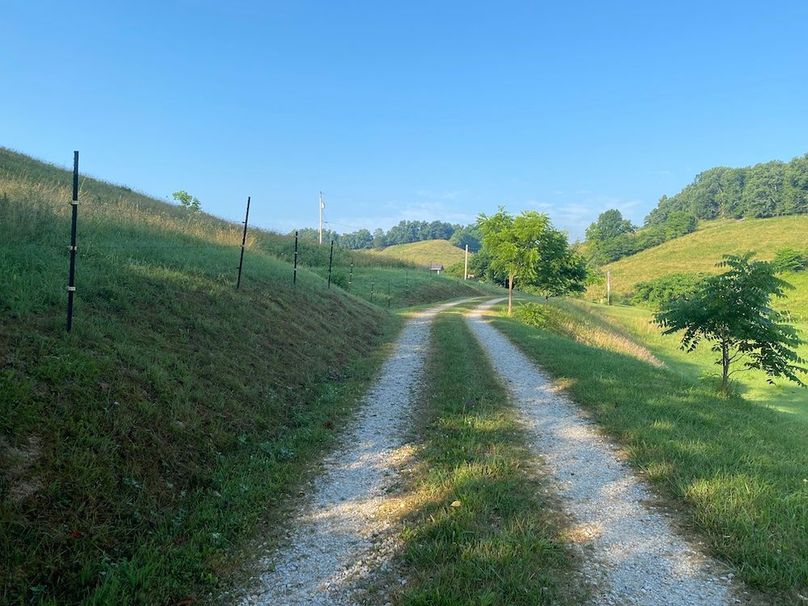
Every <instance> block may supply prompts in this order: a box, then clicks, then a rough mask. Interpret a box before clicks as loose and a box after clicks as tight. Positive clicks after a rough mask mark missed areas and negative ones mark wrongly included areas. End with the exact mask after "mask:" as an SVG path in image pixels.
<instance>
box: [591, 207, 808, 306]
mask: <svg viewBox="0 0 808 606" xmlns="http://www.w3.org/2000/svg"><path fill="white" fill-rule="evenodd" d="M785 247H791V248H796V249H798V250H804V249H806V248H807V247H808V216H805V215H802V216H791V217H776V218H772V219H744V220H718V221H704V222H702V223H700V225H699V228H698V230H697V231H695V232H693V233H691V234H687V235H686V236H682V237H680V238H676V239H674V240H670V241H668V242H665V243H664V244H661V245H659V246H656V247H654V248H650V249H648V250H644V251H642V252H639V253H637V254H636V255H632V256H630V257H625V258H623V259H620V260H619V261H616V262H615V263H611V264H609V265H606V266H605V267H604V268H603V270H604V271H607V270H609V271H611V275H612V292H614V293H616V294H626V293H629V292H630V291H631V290H632V288H633V286H634V285H635V284H636V283H637V282H642V281H645V280H650V279H652V278H657V277H659V276H663V275H666V274H671V273H681V272H687V273H690V272H718V271H719V270H718V269H716V267H715V264H716V262H718V261H719V260H720V259H721V256H722V255H724V254H731V253H739V252H744V251H747V250H753V251H756V252H757V253H758V257H759V258H761V259H771V258H773V257H774V254H775V253H776V252H777V251H778V250H779V249H781V248H785ZM602 290H603V288H602V287H597V288H595V289H590V294H594V293H596V292H597V291H602ZM598 296H600V295H599V294H598Z"/></svg>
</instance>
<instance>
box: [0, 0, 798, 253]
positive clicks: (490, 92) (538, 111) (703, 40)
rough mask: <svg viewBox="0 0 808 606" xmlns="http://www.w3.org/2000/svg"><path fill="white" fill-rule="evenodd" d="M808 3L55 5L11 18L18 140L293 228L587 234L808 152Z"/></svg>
mask: <svg viewBox="0 0 808 606" xmlns="http://www.w3.org/2000/svg"><path fill="white" fill-rule="evenodd" d="M806 31H808V3H806V2H804V1H795V2H785V1H784V2H777V3H762V2H742V1H741V2H737V1H736V2H665V3H661V2H659V3H658V2H647V1H645V2H639V1H638V2H624V1H623V2H621V1H614V2H594V1H593V2H575V1H568V2H564V3H561V2H553V3H550V2H485V3H483V2H469V1H466V2H416V1H408V2H350V1H346V2H336V1H333V2H325V1H323V2H305V1H290V2H246V1H242V0H235V1H229V2H221V1H218V2H213V1H208V0H199V1H197V0H194V1H192V0H183V1H177V2H170V1H167V2H159V3H158V2H148V1H143V2H139V3H123V2H81V1H78V2H48V1H37V2H31V1H30V0H29V1H25V2H23V1H19V0H10V1H9V0H6V2H4V3H3V9H2V17H0V45H2V46H0V48H2V53H0V82H1V83H2V84H3V86H2V91H0V145H4V146H7V147H11V148H14V149H17V150H19V151H22V152H25V153H28V154H31V155H33V156H35V157H38V158H41V159H44V160H47V161H50V162H54V163H56V164H62V165H67V164H69V163H70V162H71V158H72V150H73V149H79V150H81V153H82V168H83V169H84V170H85V171H86V172H88V173H89V174H92V175H94V176H98V177H102V178H105V179H107V180H110V181H114V182H118V183H124V184H127V185H130V186H132V187H134V188H136V189H139V190H142V191H145V192H147V193H149V194H152V195H154V196H156V197H163V198H164V197H166V196H168V195H169V194H170V193H171V192H172V191H175V190H178V189H186V190H188V191H190V192H191V193H193V194H194V195H196V196H197V197H199V198H200V199H201V200H202V203H203V207H204V208H205V209H206V210H208V211H209V212H212V213H214V214H217V215H220V216H223V217H225V218H228V219H231V220H240V217H241V214H242V213H243V209H244V208H243V207H244V202H245V199H246V196H247V195H248V194H249V195H252V196H253V201H254V204H253V209H252V211H251V218H254V221H255V223H256V224H258V225H261V226H263V227H268V228H273V229H280V230H283V231H287V230H289V229H292V228H294V227H305V226H314V225H315V224H316V221H317V213H318V210H317V209H318V204H317V195H318V191H320V190H323V191H325V192H326V196H327V207H326V219H327V220H328V221H329V223H330V226H331V227H333V228H334V229H336V230H337V231H352V230H354V229H356V228H359V227H368V228H371V229H372V228H374V227H384V228H387V227H390V226H391V225H392V224H394V223H397V222H398V221H399V220H401V219H424V220H434V219H440V220H447V221H452V222H461V223H465V222H471V221H473V220H474V218H475V217H476V216H477V215H478V214H479V213H481V212H486V213H490V212H492V211H494V210H496V208H497V206H498V205H504V206H506V207H507V208H508V209H509V210H511V211H513V212H518V211H520V210H523V209H530V208H532V209H538V210H542V211H545V212H548V213H549V214H550V216H551V217H552V219H553V221H554V223H555V224H556V225H557V226H559V227H562V228H564V229H566V230H568V231H569V232H570V234H571V236H572V237H573V238H575V237H579V236H581V235H582V233H583V230H584V229H585V228H586V226H587V225H588V224H589V223H590V222H591V221H592V220H594V219H595V218H596V217H597V215H598V213H600V212H601V211H603V210H605V209H607V208H613V207H614V208H619V209H621V210H622V211H623V212H624V214H626V215H627V216H629V217H630V218H631V219H633V220H634V221H636V222H640V221H642V218H643V217H644V216H645V214H646V213H647V212H648V211H649V210H650V209H651V208H653V207H654V205H655V204H656V201H657V200H658V198H659V197H660V196H661V195H662V194H672V193H675V192H677V191H678V190H679V189H681V187H683V186H684V185H686V184H687V183H688V182H690V181H691V180H692V179H693V177H694V176H695V174H696V173H698V172H699V171H701V170H704V169H707V168H710V167H712V166H716V165H729V166H742V165H748V164H754V163H756V162H762V161H767V160H771V159H782V160H788V159H790V158H792V157H794V156H796V155H801V154H804V153H806V152H808V44H806Z"/></svg>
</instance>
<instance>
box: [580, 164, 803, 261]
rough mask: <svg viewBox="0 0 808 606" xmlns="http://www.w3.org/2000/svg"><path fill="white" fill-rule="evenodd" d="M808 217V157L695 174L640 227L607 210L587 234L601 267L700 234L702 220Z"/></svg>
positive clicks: (592, 254) (589, 247)
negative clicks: (668, 242)
mask: <svg viewBox="0 0 808 606" xmlns="http://www.w3.org/2000/svg"><path fill="white" fill-rule="evenodd" d="M805 213H808V154H805V155H803V156H798V157H796V158H794V159H793V160H791V161H790V162H781V161H779V160H774V161H771V162H764V163H761V164H755V165H754V166H747V167H744V168H727V167H723V166H719V167H716V168H711V169H709V170H706V171H704V172H702V173H699V174H698V175H696V178H695V179H694V180H693V182H692V183H690V184H689V185H687V186H686V187H685V188H684V189H683V190H682V191H680V192H679V193H678V194H675V195H673V196H671V197H668V196H662V198H661V199H660V200H659V204H658V205H657V207H656V208H655V209H654V210H652V211H651V212H650V213H649V214H648V216H647V217H646V218H645V225H644V226H643V227H642V228H637V227H636V226H634V225H632V224H631V222H630V221H628V220H627V219H624V218H623V217H622V215H621V214H620V211H618V210H615V209H611V210H607V211H606V212H604V213H601V215H600V216H599V217H598V219H597V221H595V222H594V223H592V225H590V226H589V228H588V229H587V230H586V244H587V254H588V257H589V259H590V260H591V261H592V262H593V263H595V264H596V265H601V264H605V263H610V262H612V261H616V260H618V259H620V258H622V257H626V256H629V255H633V254H635V253H638V252H640V251H642V250H645V249H648V248H651V247H654V246H657V245H659V244H662V243H663V242H666V241H668V240H672V239H673V238H678V237H680V236H683V235H685V234H688V233H690V232H692V231H695V229H696V227H697V225H698V221H699V220H711V219H743V218H756V219H763V218H767V217H778V216H785V215H798V214H805Z"/></svg>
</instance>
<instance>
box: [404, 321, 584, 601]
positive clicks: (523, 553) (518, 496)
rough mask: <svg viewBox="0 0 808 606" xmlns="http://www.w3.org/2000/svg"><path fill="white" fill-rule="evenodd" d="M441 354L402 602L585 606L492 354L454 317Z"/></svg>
mask: <svg viewBox="0 0 808 606" xmlns="http://www.w3.org/2000/svg"><path fill="white" fill-rule="evenodd" d="M431 347H432V348H431V352H430V355H429V358H428V360H429V361H428V366H427V368H428V371H427V373H426V376H425V379H424V381H425V382H424V385H426V388H425V391H424V395H423V401H424V405H423V413H422V414H423V423H424V425H423V428H422V430H421V435H422V437H423V443H422V445H421V447H420V449H419V450H418V454H417V455H416V457H417V461H418V462H417V464H416V468H415V470H414V472H413V475H412V476H411V477H410V478H409V479H408V484H409V486H408V488H409V489H410V490H411V491H412V494H411V495H410V497H409V498H410V499H411V501H412V502H414V503H415V504H416V505H415V509H414V511H413V512H412V513H411V514H410V515H409V517H408V518H407V519H406V521H405V530H404V531H403V535H402V539H403V541H404V545H405V547H404V552H403V555H402V559H401V562H400V567H401V574H403V575H404V576H406V577H407V579H408V583H407V584H406V585H405V586H404V587H402V589H401V591H400V593H399V594H398V595H396V596H395V600H394V601H395V603H398V604H408V605H427V604H429V605H431V606H435V605H447V606H448V605H456V604H481V605H482V604H485V605H491V606H493V605H497V604H564V603H570V604H574V603H579V600H580V598H581V597H582V596H581V594H580V593H579V591H578V588H577V586H576V585H575V584H574V583H570V579H571V570H572V567H573V560H572V556H571V555H570V554H569V553H568V552H567V550H566V549H565V547H564V541H563V538H562V537H561V534H562V527H561V523H560V520H559V518H558V517H557V515H556V514H554V513H553V511H554V508H553V507H552V505H551V504H550V503H548V501H547V500H546V498H545V497H544V496H543V494H544V493H543V489H542V482H541V480H540V479H539V478H538V476H537V470H535V469H532V468H531V464H530V454H529V453H528V451H527V449H526V448H525V446H524V444H525V435H524V430H523V428H522V427H521V426H520V424H519V422H518V419H517V417H516V414H515V412H514V411H513V409H512V408H511V406H510V404H509V402H508V398H507V394H506V392H505V390H504V388H503V387H502V385H500V384H499V382H498V381H497V379H496V377H495V374H494V371H493V369H492V368H491V366H490V364H489V363H488V361H487V358H486V357H485V354H484V352H483V351H482V350H481V349H480V347H479V345H478V344H477V343H476V341H475V340H474V337H473V335H472V334H471V332H470V331H469V329H468V328H467V326H466V324H465V322H464V321H463V319H462V318H461V316H460V315H458V314H453V313H447V314H443V315H441V316H439V317H438V318H437V319H436V321H435V325H434V329H433V336H432V346H431Z"/></svg>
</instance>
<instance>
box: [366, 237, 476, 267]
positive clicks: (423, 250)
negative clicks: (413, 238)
mask: <svg viewBox="0 0 808 606" xmlns="http://www.w3.org/2000/svg"><path fill="white" fill-rule="evenodd" d="M371 253H372V254H374V255H377V256H380V257H387V258H390V259H397V260H399V261H402V262H404V263H408V264H410V265H416V266H421V267H426V266H428V265H431V264H432V263H440V264H442V265H443V266H444V267H445V268H448V267H451V266H452V265H454V264H456V263H462V262H463V258H464V255H465V251H464V250H463V249H462V248H458V247H457V246H454V245H453V244H450V243H449V241H448V240H425V241H423V242H411V243H409V244H396V245H394V246H388V247H387V248H384V249H382V250H380V251H371ZM469 258H471V255H469Z"/></svg>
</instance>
